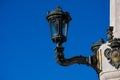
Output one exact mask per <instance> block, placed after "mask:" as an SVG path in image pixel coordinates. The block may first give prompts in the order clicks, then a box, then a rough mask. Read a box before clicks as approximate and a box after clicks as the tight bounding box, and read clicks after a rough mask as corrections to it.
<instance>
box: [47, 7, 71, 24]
mask: <svg viewBox="0 0 120 80" xmlns="http://www.w3.org/2000/svg"><path fill="white" fill-rule="evenodd" d="M54 15H62V16H63V17H64V19H65V22H69V21H71V19H72V18H71V16H70V14H69V12H64V11H63V10H62V8H61V7H60V6H58V7H57V8H56V9H55V10H52V11H48V15H47V16H46V18H47V19H48V20H49V18H51V17H52V16H54Z"/></svg>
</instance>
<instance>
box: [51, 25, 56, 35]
mask: <svg viewBox="0 0 120 80" xmlns="http://www.w3.org/2000/svg"><path fill="white" fill-rule="evenodd" d="M51 35H52V36H55V35H56V26H55V25H54V24H51Z"/></svg>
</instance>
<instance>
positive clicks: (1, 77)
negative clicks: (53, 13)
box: [0, 0, 109, 80]
mask: <svg viewBox="0 0 120 80" xmlns="http://www.w3.org/2000/svg"><path fill="white" fill-rule="evenodd" d="M57 6H61V7H62V8H63V10H64V11H69V12H70V14H71V16H72V21H71V22H70V26H69V33H68V41H67V42H66V43H65V44H64V47H65V51H64V52H65V57H67V58H70V57H72V56H76V55H84V56H88V55H93V53H92V51H91V50H90V47H91V45H92V43H93V42H97V41H98V40H99V39H100V38H104V39H105V40H106V29H107V27H108V26H109V0H0V80H98V77H97V74H96V72H95V70H94V69H92V68H91V67H88V66H86V65H78V64H74V65H71V66H68V67H63V66H60V65H59V64H57V63H56V60H55V53H54V48H55V46H56V45H55V44H53V43H52V41H51V39H50V30H49V25H48V22H47V20H46V15H47V11H50V10H53V9H55V8H56V7H57Z"/></svg>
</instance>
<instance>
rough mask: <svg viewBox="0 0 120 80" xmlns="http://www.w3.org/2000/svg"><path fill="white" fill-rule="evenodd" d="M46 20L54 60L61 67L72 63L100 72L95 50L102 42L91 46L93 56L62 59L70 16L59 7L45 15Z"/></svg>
mask: <svg viewBox="0 0 120 80" xmlns="http://www.w3.org/2000/svg"><path fill="white" fill-rule="evenodd" d="M46 18H47V20H48V22H49V24H50V31H51V38H52V41H53V42H55V43H56V48H55V52H56V60H57V63H59V64H60V65H62V66H69V65H72V64H74V63H77V64H86V65H88V66H92V67H93V68H94V69H95V70H96V71H97V73H99V72H100V70H99V68H98V67H97V63H98V62H97V58H96V57H97V50H98V49H99V47H100V46H101V45H102V44H103V43H104V40H103V39H101V40H100V41H99V42H97V43H96V44H93V45H92V47H91V50H92V51H93V52H94V53H95V54H94V55H93V56H87V57H84V56H75V57H72V58H69V59H67V58H65V57H64V53H63V52H64V47H63V46H62V44H63V43H64V42H65V41H67V32H68V23H69V22H70V21H71V19H72V18H71V16H70V14H69V12H64V11H62V9H61V8H60V7H57V9H56V10H54V11H51V12H49V13H48V15H47V17H46Z"/></svg>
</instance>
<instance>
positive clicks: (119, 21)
mask: <svg viewBox="0 0 120 80" xmlns="http://www.w3.org/2000/svg"><path fill="white" fill-rule="evenodd" d="M110 26H113V27H114V29H113V35H114V38H120V0H110Z"/></svg>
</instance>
